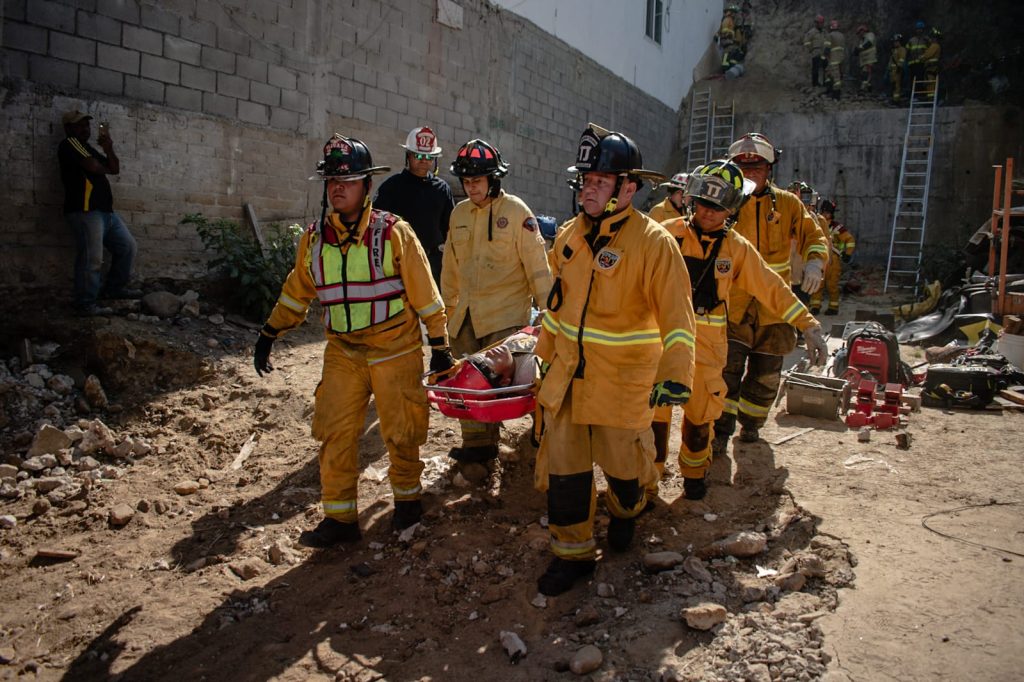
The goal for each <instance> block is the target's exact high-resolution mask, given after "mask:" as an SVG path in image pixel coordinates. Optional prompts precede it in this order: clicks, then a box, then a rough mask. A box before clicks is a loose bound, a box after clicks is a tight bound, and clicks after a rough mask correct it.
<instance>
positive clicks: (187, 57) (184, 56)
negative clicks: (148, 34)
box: [164, 35, 203, 66]
mask: <svg viewBox="0 0 1024 682" xmlns="http://www.w3.org/2000/svg"><path fill="white" fill-rule="evenodd" d="M202 53H203V46H202V45H200V44H199V43H197V42H193V41H191V40H187V39H185V38H178V37H177V36H169V35H165V36H164V57H166V58H167V59H173V60H174V61H176V62H183V63H185V64H193V65H195V66H198V65H199V64H200V62H201V60H202Z"/></svg>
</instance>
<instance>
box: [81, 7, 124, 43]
mask: <svg viewBox="0 0 1024 682" xmlns="http://www.w3.org/2000/svg"><path fill="white" fill-rule="evenodd" d="M77 17H78V35H80V36H82V37H83V38H92V39H93V40H98V41H100V42H103V43H110V44H111V45H120V44H121V22H120V21H117V20H115V19H111V18H109V17H104V16H102V15H99V14H93V13H91V12H83V11H82V10H79V11H78V14H77Z"/></svg>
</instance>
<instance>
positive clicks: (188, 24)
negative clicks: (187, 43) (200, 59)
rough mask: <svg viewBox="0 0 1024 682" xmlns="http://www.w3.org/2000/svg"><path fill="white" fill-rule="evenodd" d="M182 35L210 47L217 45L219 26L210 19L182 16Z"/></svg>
mask: <svg viewBox="0 0 1024 682" xmlns="http://www.w3.org/2000/svg"><path fill="white" fill-rule="evenodd" d="M181 37H182V38H188V39H189V40H194V41H195V42H197V43H200V44H202V45H207V46H209V47H216V46H217V26H216V24H213V23H211V22H209V21H203V20H201V19H194V18H192V17H182V19H181Z"/></svg>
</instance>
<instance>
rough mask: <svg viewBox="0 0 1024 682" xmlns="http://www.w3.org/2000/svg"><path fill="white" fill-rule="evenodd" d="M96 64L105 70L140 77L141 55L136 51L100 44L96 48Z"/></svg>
mask: <svg viewBox="0 0 1024 682" xmlns="http://www.w3.org/2000/svg"><path fill="white" fill-rule="evenodd" d="M96 63H97V64H98V65H99V66H102V67H103V68H104V69H112V70H114V71H120V72H121V73H130V74H132V75H134V76H138V75H139V53H138V52H136V51H134V50H126V49H124V48H122V47H115V46H113V45H104V44H102V43H100V44H98V45H97V46H96Z"/></svg>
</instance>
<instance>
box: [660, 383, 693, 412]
mask: <svg viewBox="0 0 1024 682" xmlns="http://www.w3.org/2000/svg"><path fill="white" fill-rule="evenodd" d="M689 399H690V387H689V386H685V385H683V384H680V383H678V382H675V381H668V380H666V381H659V382H658V383H656V384H654V388H653V389H652V390H651V403H650V405H651V407H665V406H666V405H685V404H686V401H687V400H689Z"/></svg>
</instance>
